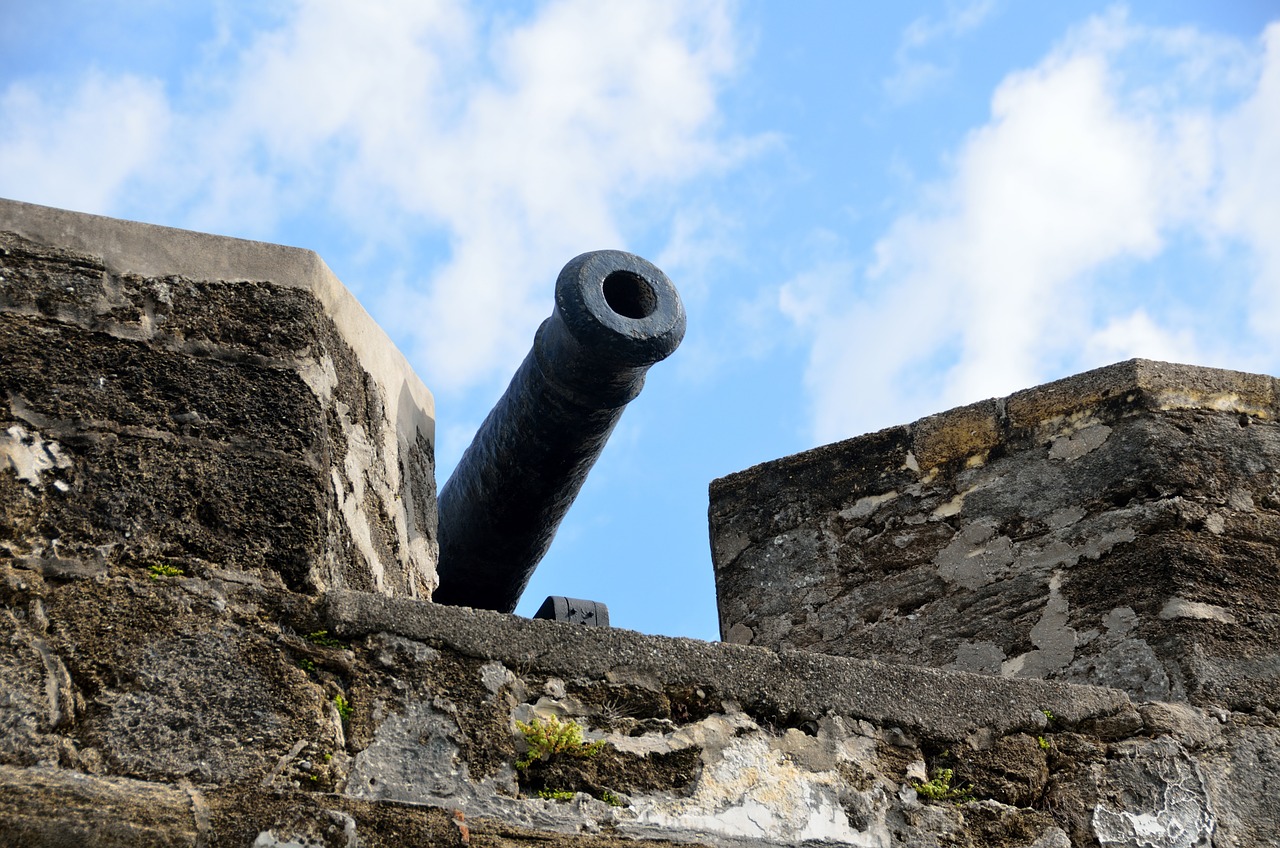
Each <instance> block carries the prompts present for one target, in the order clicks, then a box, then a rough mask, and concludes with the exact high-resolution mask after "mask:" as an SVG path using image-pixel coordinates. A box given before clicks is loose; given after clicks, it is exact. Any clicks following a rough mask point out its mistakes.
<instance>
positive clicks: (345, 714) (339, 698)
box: [333, 692, 355, 721]
mask: <svg viewBox="0 0 1280 848" xmlns="http://www.w3.org/2000/svg"><path fill="white" fill-rule="evenodd" d="M333 705H334V706H335V707H337V708H338V715H340V716H342V720H343V721H346V720H347V719H349V718H351V715H352V713H354V712H355V710H353V709H352V708H351V705H350V704H348V703H347V699H346V697H344V696H343V694H342V693H341V692H339V693H338V694H336V695H334V696H333Z"/></svg>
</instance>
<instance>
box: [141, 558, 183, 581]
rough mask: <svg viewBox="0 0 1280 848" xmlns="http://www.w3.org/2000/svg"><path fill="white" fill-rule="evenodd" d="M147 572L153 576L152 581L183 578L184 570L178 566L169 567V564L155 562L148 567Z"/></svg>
mask: <svg viewBox="0 0 1280 848" xmlns="http://www.w3.org/2000/svg"><path fill="white" fill-rule="evenodd" d="M147 572H148V573H149V574H150V575H151V579H152V580H161V579H163V578H165V577H181V576H182V575H183V573H184V572H183V570H182V569H181V568H178V567H177V566H176V565H169V564H168V563H167V562H153V563H151V565H148V566H147Z"/></svg>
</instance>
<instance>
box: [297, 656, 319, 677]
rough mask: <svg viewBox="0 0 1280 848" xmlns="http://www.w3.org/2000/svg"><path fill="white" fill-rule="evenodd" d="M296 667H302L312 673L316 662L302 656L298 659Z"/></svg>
mask: <svg viewBox="0 0 1280 848" xmlns="http://www.w3.org/2000/svg"><path fill="white" fill-rule="evenodd" d="M298 668H300V669H302V670H303V671H305V672H306V673H307V674H314V673H315V670H316V664H315V663H313V662H312V661H311V660H309V659H306V658H305V657H304V658H303V659H300V660H298Z"/></svg>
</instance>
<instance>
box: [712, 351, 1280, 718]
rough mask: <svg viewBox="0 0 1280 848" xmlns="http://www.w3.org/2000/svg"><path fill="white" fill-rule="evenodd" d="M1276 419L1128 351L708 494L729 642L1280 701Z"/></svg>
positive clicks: (1245, 400)
mask: <svg viewBox="0 0 1280 848" xmlns="http://www.w3.org/2000/svg"><path fill="white" fill-rule="evenodd" d="M1278 417H1280V393H1278V392H1277V381H1276V380H1274V379H1273V378H1271V377H1266V376H1260V375H1252V374H1242V373H1238V372H1233V371H1222V370H1216V369H1210V368H1196V367H1191V366H1184V365H1171V364H1166V363H1159V362H1149V361H1145V360H1132V361H1129V362H1124V363H1120V364H1118V365H1114V366H1111V367H1108V368H1102V369H1099V370H1096V371H1091V372H1088V373H1085V374H1081V375H1078V376H1075V377H1071V378H1068V379H1066V380H1061V381H1058V382H1055V383H1050V384H1048V385H1045V386H1040V387H1038V388H1034V389H1029V390H1027V391H1023V392H1018V393H1017V394H1014V395H1011V396H1009V397H1007V398H1003V399H998V400H990V401H984V402H982V403H977V404H973V405H971V406H967V407H963V408H960V409H955V410H952V411H950V412H944V413H941V414H939V415H934V416H931V417H929V418H924V419H922V420H920V421H917V422H916V423H914V424H911V425H907V426H902V427H895V428H891V429H888V430H884V431H881V432H878V433H873V434H870V435H867V436H862V437H859V438H855V439H850V440H848V441H845V442H840V443H838V444H834V445H828V446H826V447H822V448H818V449H816V450H813V451H809V452H806V453H803V454H798V455H796V456H792V457H787V458H785V459H781V460H778V461H776V462H770V463H766V464H764V465H760V466H757V467H755V468H751V469H748V470H746V471H743V472H741V473H739V474H734V475H730V476H728V477H725V478H723V479H720V480H717V481H715V482H714V483H713V484H712V485H711V509H710V518H711V537H712V553H713V561H714V565H715V573H716V586H717V593H718V598H719V609H720V625H721V632H722V634H723V636H724V638H725V639H726V640H728V641H730V642H742V643H748V644H755V645H764V646H767V647H771V648H775V649H782V648H794V649H804V650H811V651H821V652H824V653H831V654H839V655H844V656H851V657H861V658H867V659H876V660H881V661H886V662H903V663H912V664H917V665H925V666H932V667H937V668H950V669H959V670H967V671H975V672H982V673H987V674H994V675H1000V676H1004V677H1038V678H1046V679H1055V680H1064V681H1072V682H1078V683H1091V684H1096V685H1104V686H1113V687H1116V688H1119V689H1123V690H1125V691H1127V692H1128V693H1129V694H1130V695H1131V696H1133V697H1135V698H1138V699H1142V700H1173V701H1188V700H1189V701H1190V702H1192V703H1195V704H1198V705H1202V706H1213V707H1227V708H1237V709H1253V708H1254V707H1263V708H1266V709H1271V710H1274V709H1280V695H1277V692H1280V686H1278V685H1277V684H1278V683H1280V650H1278V648H1280V640H1278V637H1280V631H1278V630H1277V627H1278V626H1280V594H1277V593H1276V591H1275V585H1276V580H1277V574H1280V556H1277V554H1278V552H1277V542H1278V541H1280V423H1278V422H1277V418H1278Z"/></svg>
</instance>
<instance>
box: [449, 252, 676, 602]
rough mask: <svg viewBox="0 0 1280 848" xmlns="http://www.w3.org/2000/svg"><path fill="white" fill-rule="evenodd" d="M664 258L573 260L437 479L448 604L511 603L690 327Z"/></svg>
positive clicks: (619, 255)
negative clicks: (652, 375)
mask: <svg viewBox="0 0 1280 848" xmlns="http://www.w3.org/2000/svg"><path fill="white" fill-rule="evenodd" d="M684 327H685V315H684V306H683V305H682V304H681V303H680V295H678V294H677V293H676V290H675V287H674V286H673V285H671V281H670V280H669V279H667V275H666V274H664V273H662V271H660V270H658V269H657V268H656V267H654V266H653V265H651V264H650V263H648V262H646V261H645V260H643V259H641V258H640V257H638V256H633V255H632V254H630V253H623V252H622V251H619V250H601V251H596V252H594V253H584V254H582V255H581V256H579V257H577V258H576V259H574V260H573V261H571V262H570V263H569V264H568V265H566V266H565V267H564V270H563V271H561V272H560V276H559V278H558V279H557V280H556V303H555V308H554V309H553V310H552V313H551V317H550V318H548V319H547V320H545V321H543V322H542V326H540V327H539V328H538V332H537V334H536V335H535V336H534V339H533V348H532V349H531V350H530V351H529V354H528V355H527V356H526V357H525V359H524V362H523V363H521V365H520V368H519V369H518V370H517V371H516V373H515V376H514V377H512V378H511V385H509V386H508V387H507V391H506V393H505V394H503V396H502V398H501V399H500V400H499V401H498V403H497V405H496V406H494V408H493V410H492V411H491V412H490V413H489V416H488V417H487V418H485V420H484V423H483V424H481V425H480V430H479V431H478V432H477V433H476V436H475V439H474V440H473V441H472V442H471V446H470V447H468V448H467V450H466V452H465V453H464V454H463V455H462V459H461V460H460V461H459V462H458V467H457V468H456V469H455V470H454V472H453V476H451V477H450V478H449V481H448V482H447V483H445V485H444V488H443V489H441V490H440V497H439V503H440V561H439V566H438V573H439V576H440V586H439V588H438V589H436V592H435V594H434V596H433V597H434V600H436V601H437V602H439V603H443V604H455V605H461V606H470V607H482V608H485V609H493V610H499V611H501V612H512V611H513V610H515V608H516V603H517V602H518V601H519V600H520V595H521V593H523V592H524V588H525V586H526V585H527V584H528V582H529V578H530V577H531V576H532V575H533V570H534V568H536V567H537V565H538V562H539V561H540V560H541V559H542V557H543V555H544V554H545V553H546V552H547V548H548V547H550V545H551V539H552V537H554V536H555V532H556V528H557V527H558V526H559V525H560V521H561V519H563V518H564V516H565V513H566V512H568V510H569V506H570V505H571V504H572V503H573V499H574V498H575V497H576V496H577V494H578V490H579V489H581V488H582V483H583V481H584V480H586V477H587V472H588V471H590V470H591V466H592V465H593V464H595V461H596V457H598V456H599V455H600V451H601V450H602V449H603V448H604V443H605V442H606V441H607V440H608V438H609V434H610V433H611V432H613V428H614V425H616V424H617V423H618V419H619V418H620V417H621V416H622V410H623V409H624V408H625V407H626V405H627V403H628V402H630V401H631V400H632V399H633V398H634V397H636V395H638V394H640V389H641V388H643V387H644V377H645V372H647V371H648V370H649V366H651V365H653V364H654V363H655V362H660V361H661V360H663V359H666V358H667V357H668V356H670V355H671V353H672V351H674V350H675V349H676V347H677V346H679V344H680V340H681V339H682V338H683V337H684Z"/></svg>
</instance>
